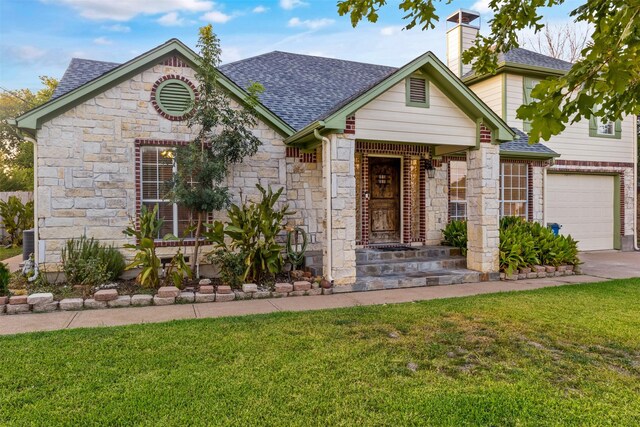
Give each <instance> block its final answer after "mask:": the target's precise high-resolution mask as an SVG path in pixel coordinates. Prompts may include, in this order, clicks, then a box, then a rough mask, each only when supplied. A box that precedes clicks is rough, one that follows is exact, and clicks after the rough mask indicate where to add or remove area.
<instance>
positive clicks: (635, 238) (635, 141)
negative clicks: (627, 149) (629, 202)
mask: <svg viewBox="0 0 640 427" xmlns="http://www.w3.org/2000/svg"><path fill="white" fill-rule="evenodd" d="M633 117H634V118H635V119H636V120H634V121H633V128H632V129H633V135H634V137H633V160H634V161H633V179H634V182H633V188H634V190H635V192H634V196H635V197H634V198H633V200H634V202H635V203H634V204H633V250H635V251H638V250H640V249H639V248H638V236H639V234H638V161H639V160H638V129H637V122H636V121H637V120H638V119H637V117H635V116H633Z"/></svg>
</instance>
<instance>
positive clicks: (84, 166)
mask: <svg viewBox="0 0 640 427" xmlns="http://www.w3.org/2000/svg"><path fill="white" fill-rule="evenodd" d="M170 63H171V62H170ZM168 74H173V75H177V76H181V77H184V78H186V79H188V80H191V81H192V82H195V75H194V71H193V70H192V69H190V68H188V67H186V66H184V64H183V63H181V61H177V62H173V65H163V64H158V65H156V66H153V67H151V68H150V69H148V70H146V71H144V72H142V73H140V74H138V75H136V76H133V77H132V78H130V79H128V80H126V81H123V82H121V83H119V84H117V85H116V86H114V87H112V88H110V89H108V90H106V91H105V92H103V93H101V94H99V95H97V96H96V97H94V98H92V99H89V100H87V101H84V102H83V103H81V104H79V105H77V106H75V107H74V108H72V109H70V110H68V111H66V112H64V113H63V114H61V115H59V116H57V117H55V118H53V119H52V120H50V121H48V122H46V123H44V124H43V126H42V128H41V129H40V130H39V131H38V134H37V140H38V142H37V152H36V155H37V176H38V189H37V196H36V198H37V224H38V238H39V240H40V242H42V244H43V245H44V246H43V249H44V252H43V253H40V254H39V261H40V262H45V263H47V264H51V263H57V262H59V260H60V250H61V249H62V247H63V245H64V243H65V241H66V240H67V239H69V238H72V237H80V236H82V235H83V234H84V235H87V236H88V237H95V238H97V239H100V240H101V241H103V242H105V243H108V244H114V245H116V246H117V247H122V246H123V245H124V244H125V243H131V240H130V239H127V238H126V237H125V236H124V235H123V234H122V230H124V228H126V227H127V226H128V225H129V224H130V221H131V219H132V218H133V217H134V216H135V212H136V188H135V176H134V175H135V169H136V168H135V160H134V159H135V155H134V153H135V140H136V139H150V140H151V139H157V140H176V141H188V140H190V139H191V138H192V137H193V135H194V131H192V130H190V129H189V128H188V127H187V126H186V124H185V123H184V122H180V121H170V120H167V119H165V118H163V117H161V116H160V115H159V114H158V112H157V111H156V110H155V109H154V107H153V105H152V103H151V100H150V99H151V90H152V87H153V85H154V83H155V82H156V81H157V80H158V79H160V78H161V77H163V76H165V75H168ZM254 133H255V135H257V136H258V137H259V138H260V139H261V140H262V142H263V145H262V146H261V147H260V149H259V151H258V153H257V154H256V155H255V156H253V157H252V158H250V159H246V160H245V162H244V163H242V164H239V165H236V166H235V167H234V168H233V171H232V173H231V175H230V176H229V178H228V185H229V187H231V192H232V194H233V195H234V202H238V201H239V195H240V190H242V194H243V196H249V197H250V198H253V197H256V196H258V191H257V189H256V188H255V184H257V183H260V184H261V185H263V186H266V185H272V186H273V187H274V188H279V187H286V188H287V197H288V199H289V200H288V202H289V203H290V204H291V206H292V208H294V210H296V214H295V216H294V217H292V223H295V224H297V225H304V226H306V227H307V228H308V230H309V232H310V233H311V236H312V237H311V239H312V242H314V243H313V244H312V245H311V247H310V249H318V248H319V247H320V241H321V238H320V237H319V236H321V235H322V233H323V228H322V221H323V217H322V202H321V201H319V197H321V196H320V195H321V194H322V191H321V189H320V188H319V186H320V185H321V182H320V181H321V180H320V175H321V170H320V167H319V165H317V164H316V165H311V164H305V165H304V166H301V165H299V164H298V160H296V159H288V158H286V153H285V145H284V142H283V137H282V136H280V135H279V134H278V133H276V132H275V131H274V130H273V129H272V128H270V127H269V126H268V125H267V124H265V123H264V122H262V121H260V122H259V124H258V125H257V127H256V129H255V130H254ZM289 171H291V172H292V174H291V175H290V176H288V172H289ZM289 190H290V191H289ZM309 201H311V205H312V206H309V203H308V202H309ZM222 216H223V215H222V214H220V213H218V214H217V215H215V217H218V218H221V217H222ZM173 251H175V248H162V251H161V252H167V253H170V252H173Z"/></svg>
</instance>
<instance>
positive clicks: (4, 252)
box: [0, 246, 22, 261]
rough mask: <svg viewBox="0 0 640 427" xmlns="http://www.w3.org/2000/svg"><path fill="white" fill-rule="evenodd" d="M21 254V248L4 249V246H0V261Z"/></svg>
mask: <svg viewBox="0 0 640 427" xmlns="http://www.w3.org/2000/svg"><path fill="white" fill-rule="evenodd" d="M21 253H22V247H21V246H18V247H17V248H14V247H10V248H5V247H4V246H0V261H2V260H4V259H7V258H11V257H14V256H16V255H20V254H21Z"/></svg>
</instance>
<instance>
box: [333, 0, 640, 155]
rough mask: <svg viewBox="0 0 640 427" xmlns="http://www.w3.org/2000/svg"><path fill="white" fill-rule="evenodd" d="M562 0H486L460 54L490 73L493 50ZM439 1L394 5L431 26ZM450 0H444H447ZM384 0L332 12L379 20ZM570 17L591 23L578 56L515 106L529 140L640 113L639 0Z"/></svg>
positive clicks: (591, 7) (503, 48) (591, 4)
mask: <svg viewBox="0 0 640 427" xmlns="http://www.w3.org/2000/svg"><path fill="white" fill-rule="evenodd" d="M564 1H565V0H526V1H522V0H491V1H490V2H489V7H490V8H491V10H492V11H493V13H494V16H493V18H492V19H491V20H490V21H489V23H490V26H491V34H490V35H488V36H482V35H479V36H478V38H477V39H476V42H475V45H474V46H472V47H471V48H470V49H468V50H467V51H466V52H465V53H464V54H463V61H464V62H465V63H472V64H473V67H474V69H475V71H476V73H478V74H486V73H492V74H493V73H495V72H496V70H497V67H498V64H497V58H498V54H499V53H502V52H507V51H509V50H511V49H513V48H517V47H519V46H520V45H519V43H518V37H517V34H518V32H520V31H521V30H524V29H533V30H534V32H535V33H538V32H540V31H542V29H543V28H544V25H543V24H542V23H541V20H542V15H541V14H540V12H541V11H540V9H541V8H544V7H554V6H558V5H561V4H562V3H564ZM437 2H440V0H403V1H401V2H400V4H399V6H398V7H399V8H400V10H402V11H403V12H404V13H405V16H404V19H405V20H406V21H407V22H408V23H407V24H406V25H405V29H411V28H414V27H416V26H417V27H419V28H421V29H423V30H428V29H433V28H435V22H436V21H438V20H439V17H438V16H437V15H436V6H435V4H436V3H437ZM451 2H452V0H449V1H446V3H451ZM386 3H387V2H386V0H340V1H339V2H338V13H339V14H340V15H347V14H348V15H350V17H351V23H352V25H353V26H356V25H357V24H358V23H359V22H360V21H361V20H362V19H364V18H366V19H368V20H369V21H371V22H376V21H377V20H378V11H379V10H380V8H381V7H383V6H385V5H386ZM569 16H570V17H571V18H572V19H573V21H574V22H576V23H585V24H587V25H591V26H593V28H594V30H593V33H592V34H591V37H590V39H589V40H588V42H587V45H586V47H585V48H584V49H583V50H582V51H581V52H580V58H579V59H578V60H577V61H576V62H575V63H574V65H573V67H572V68H571V70H570V71H569V72H568V73H567V74H565V75H563V76H560V77H549V78H547V79H545V80H543V81H541V82H540V83H539V84H538V85H537V86H536V87H535V88H534V89H533V91H532V93H531V95H532V97H533V98H536V100H535V101H533V102H531V103H530V104H528V105H523V106H521V107H520V108H519V109H518V118H520V119H524V120H527V121H530V122H531V131H530V140H531V141H532V142H538V141H539V140H540V138H542V139H544V140H548V139H549V138H551V136H552V135H557V134H559V133H561V132H562V131H563V130H564V129H565V128H566V126H567V125H568V124H571V123H575V122H577V121H580V120H582V119H585V118H586V119H589V118H590V117H591V116H596V117H601V118H602V119H603V120H604V121H608V122H612V121H615V120H619V119H621V118H622V117H623V116H626V115H629V114H633V115H638V114H640V60H639V58H640V1H638V0H589V1H588V2H586V3H585V4H582V5H581V6H578V7H576V8H575V9H574V10H573V11H572V12H571V13H570V14H569Z"/></svg>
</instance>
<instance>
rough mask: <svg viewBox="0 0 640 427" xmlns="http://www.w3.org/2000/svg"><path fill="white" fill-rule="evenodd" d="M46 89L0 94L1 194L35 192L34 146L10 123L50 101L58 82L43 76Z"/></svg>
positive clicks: (20, 90) (41, 77)
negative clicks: (5, 192) (7, 192)
mask: <svg viewBox="0 0 640 427" xmlns="http://www.w3.org/2000/svg"><path fill="white" fill-rule="evenodd" d="M40 81H41V82H42V84H43V85H44V87H43V88H42V89H40V90H38V91H37V92H33V91H31V90H29V89H19V90H15V91H5V92H2V93H0V165H1V166H0V191H20V190H25V191H31V190H33V143H32V142H29V141H27V140H25V139H24V137H23V136H22V134H21V133H20V131H19V130H18V129H17V128H16V127H15V126H13V125H11V124H9V119H13V118H15V117H18V116H20V115H21V114H24V113H25V112H27V111H29V110H31V109H32V108H35V107H37V106H39V105H42V104H44V103H45V102H47V101H49V100H50V99H51V96H52V95H53V91H54V90H55V89H56V87H57V86H58V80H56V79H54V78H51V77H47V76H40Z"/></svg>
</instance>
